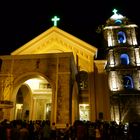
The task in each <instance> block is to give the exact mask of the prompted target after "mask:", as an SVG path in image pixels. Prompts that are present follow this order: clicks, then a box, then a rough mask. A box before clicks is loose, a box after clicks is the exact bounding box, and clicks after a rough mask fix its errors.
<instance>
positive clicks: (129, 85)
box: [123, 75, 134, 89]
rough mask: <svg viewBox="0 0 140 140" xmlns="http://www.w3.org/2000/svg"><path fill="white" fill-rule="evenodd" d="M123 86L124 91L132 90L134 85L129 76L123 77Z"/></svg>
mask: <svg viewBox="0 0 140 140" xmlns="http://www.w3.org/2000/svg"><path fill="white" fill-rule="evenodd" d="M123 86H124V88H125V89H133V88H134V84H133V79H132V77H131V76H128V75H127V76H124V77H123Z"/></svg>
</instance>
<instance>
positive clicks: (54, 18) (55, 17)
mask: <svg viewBox="0 0 140 140" xmlns="http://www.w3.org/2000/svg"><path fill="white" fill-rule="evenodd" d="M51 20H52V21H53V25H54V26H57V22H58V21H59V20H60V18H58V17H57V16H54V17H53V18H52V19H51Z"/></svg>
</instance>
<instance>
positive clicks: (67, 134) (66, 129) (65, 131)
mask: <svg viewBox="0 0 140 140" xmlns="http://www.w3.org/2000/svg"><path fill="white" fill-rule="evenodd" d="M64 140H69V124H68V123H66V127H65V129H64Z"/></svg>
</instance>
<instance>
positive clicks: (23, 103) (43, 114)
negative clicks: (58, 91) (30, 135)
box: [14, 77, 52, 120]
mask: <svg viewBox="0 0 140 140" xmlns="http://www.w3.org/2000/svg"><path fill="white" fill-rule="evenodd" d="M51 103H52V87H51V85H50V83H49V82H48V81H47V80H46V79H45V78H43V77H33V78H29V79H28V80H26V81H24V82H23V83H22V84H21V86H20V87H19V89H18V91H17V94H16V101H15V113H14V116H15V119H21V120H46V119H48V120H51Z"/></svg>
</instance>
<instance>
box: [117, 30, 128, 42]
mask: <svg viewBox="0 0 140 140" xmlns="http://www.w3.org/2000/svg"><path fill="white" fill-rule="evenodd" d="M118 43H120V44H122V43H126V36H125V33H124V32H122V31H120V32H118Z"/></svg>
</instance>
